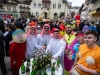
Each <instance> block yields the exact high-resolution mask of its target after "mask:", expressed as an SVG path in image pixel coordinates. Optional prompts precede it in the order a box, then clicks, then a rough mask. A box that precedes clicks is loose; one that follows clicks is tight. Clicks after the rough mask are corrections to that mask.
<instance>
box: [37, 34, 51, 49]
mask: <svg viewBox="0 0 100 75" xmlns="http://www.w3.org/2000/svg"><path fill="white" fill-rule="evenodd" d="M51 38H52V34H51V35H49V34H47V35H45V34H44V35H43V36H42V35H40V34H38V35H37V45H36V47H37V48H38V49H41V48H42V46H43V45H44V44H45V42H46V44H47V45H48V43H49V41H50V40H51Z"/></svg>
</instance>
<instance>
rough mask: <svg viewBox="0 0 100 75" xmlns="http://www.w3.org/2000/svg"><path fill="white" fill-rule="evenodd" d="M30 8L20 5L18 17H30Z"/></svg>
mask: <svg viewBox="0 0 100 75" xmlns="http://www.w3.org/2000/svg"><path fill="white" fill-rule="evenodd" d="M30 14H31V13H30V6H29V5H26V4H18V16H19V17H30Z"/></svg>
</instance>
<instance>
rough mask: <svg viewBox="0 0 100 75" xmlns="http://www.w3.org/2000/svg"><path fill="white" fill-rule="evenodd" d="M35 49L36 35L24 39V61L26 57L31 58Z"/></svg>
mask: <svg viewBox="0 0 100 75" xmlns="http://www.w3.org/2000/svg"><path fill="white" fill-rule="evenodd" d="M35 49H36V35H30V36H28V37H27V39H26V55H25V56H26V59H27V57H28V55H30V58H33V51H34V50H35Z"/></svg>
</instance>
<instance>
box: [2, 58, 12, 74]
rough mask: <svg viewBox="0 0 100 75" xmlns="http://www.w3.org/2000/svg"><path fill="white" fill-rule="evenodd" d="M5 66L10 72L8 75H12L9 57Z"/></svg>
mask: <svg viewBox="0 0 100 75" xmlns="http://www.w3.org/2000/svg"><path fill="white" fill-rule="evenodd" d="M5 64H6V68H7V71H8V73H7V75H12V74H11V71H10V68H11V66H10V58H9V57H5ZM0 75H2V72H1V69H0Z"/></svg>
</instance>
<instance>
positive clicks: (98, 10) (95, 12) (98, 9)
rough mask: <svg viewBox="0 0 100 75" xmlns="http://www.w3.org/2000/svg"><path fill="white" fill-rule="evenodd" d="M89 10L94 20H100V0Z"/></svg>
mask: <svg viewBox="0 0 100 75" xmlns="http://www.w3.org/2000/svg"><path fill="white" fill-rule="evenodd" d="M89 12H90V15H91V17H92V20H93V21H95V22H97V21H100V0H96V1H95V2H94V3H92V9H89Z"/></svg>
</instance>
